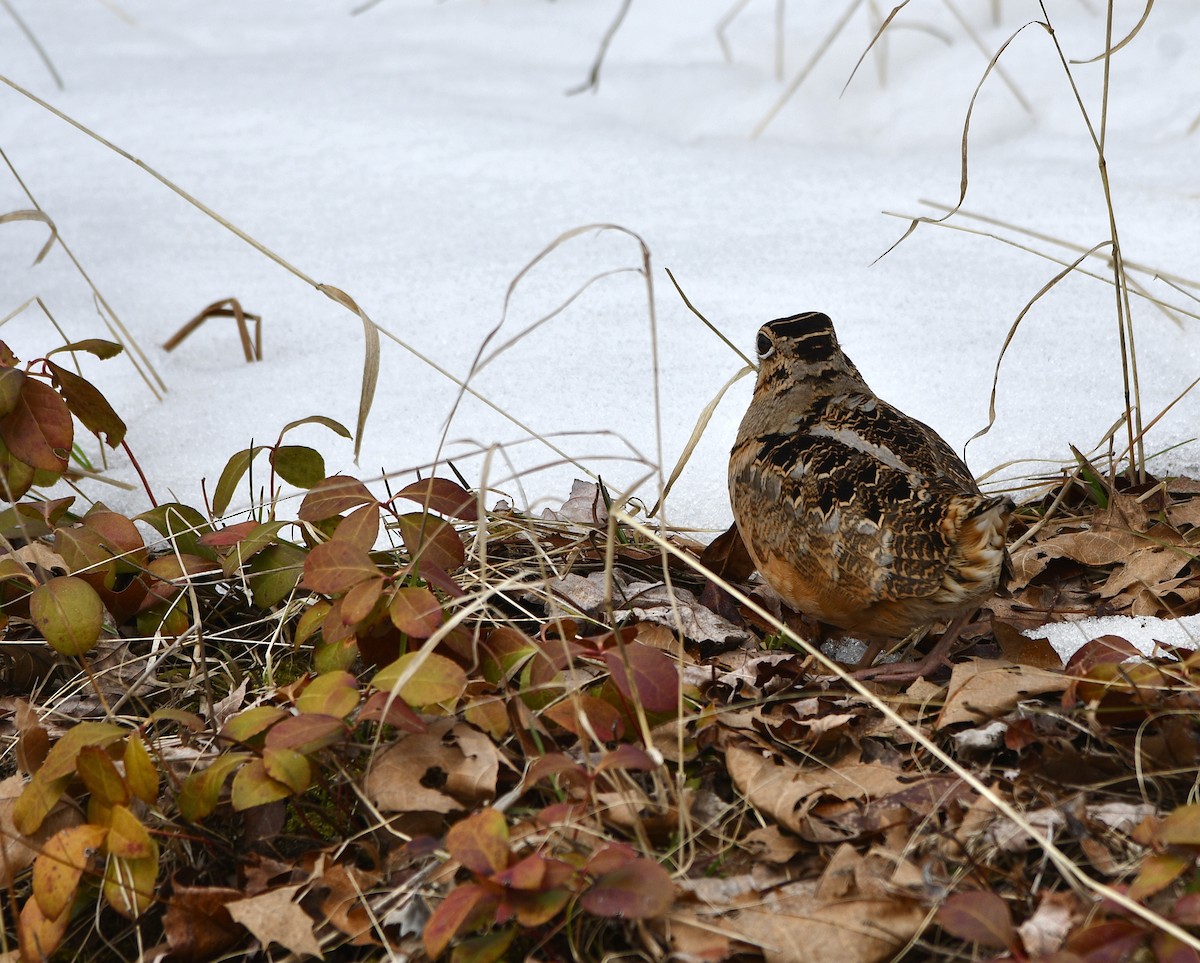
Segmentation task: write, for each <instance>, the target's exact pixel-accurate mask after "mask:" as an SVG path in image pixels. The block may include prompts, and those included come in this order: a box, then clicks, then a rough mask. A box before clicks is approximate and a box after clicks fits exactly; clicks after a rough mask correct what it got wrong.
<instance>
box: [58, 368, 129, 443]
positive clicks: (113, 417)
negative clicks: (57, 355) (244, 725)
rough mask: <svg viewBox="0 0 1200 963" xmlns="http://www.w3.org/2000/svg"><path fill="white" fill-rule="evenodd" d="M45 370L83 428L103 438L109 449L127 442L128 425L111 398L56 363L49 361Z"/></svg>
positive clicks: (84, 379)
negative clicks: (126, 425) (111, 401)
mask: <svg viewBox="0 0 1200 963" xmlns="http://www.w3.org/2000/svg"><path fill="white" fill-rule="evenodd" d="M46 367H47V368H49V369H50V377H51V378H52V379H53V380H54V383H55V384H56V385H57V386H58V390H59V391H60V392H62V396H63V398H64V399H65V400H66V402H67V407H68V408H70V409H71V413H72V414H73V415H74V416H75V417H76V418H78V419H79V420H80V421H81V422H82V423H83V427H84V428H86V429H87V430H88V431H90V432H91V433H92V434H93V435H95V436H96V437H97V438H99V437H100V436H101V435H104V442H105V444H107V445H108V447H109V448H116V447H117V446H118V445H120V444H121V442H122V441H124V440H125V431H126V429H125V422H123V421H122V420H121V418H120V416H119V415H118V414H117V413H116V412H115V411H113V407H112V405H110V404H109V403H108V399H107V398H105V397H104V395H102V394H101V393H100V390H99V389H98V388H97V387H96V386H95V385H94V384H92V383H91V382H90V381H88V380H87V379H86V378H81V377H79V375H77V374H75V372H73V371H68V370H67V369H66V368H63V367H61V366H59V365H56V364H55V363H54V362H53V361H47V362H46Z"/></svg>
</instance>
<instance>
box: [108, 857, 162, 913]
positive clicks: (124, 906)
mask: <svg viewBox="0 0 1200 963" xmlns="http://www.w3.org/2000/svg"><path fill="white" fill-rule="evenodd" d="M150 846H151V849H152V851H153V855H151V856H147V857H145V858H143V859H123V858H121V857H119V856H114V857H113V858H111V859H110V860H109V861H108V865H107V866H106V867H105V870H104V885H103V887H102V890H101V891H102V892H103V893H104V900H105V902H107V903H108V905H109V906H111V907H112V908H113V909H114V910H116V911H117V912H118V913H120V914H121V915H122V916H124V917H126V918H127V919H137V917H139V916H141V915H142V914H143V913H144V912H146V910H148V909H149V908H150V907H151V906H153V905H154V902H155V895H154V894H155V889H156V887H155V884H156V883H157V882H158V843H156V842H154V840H150Z"/></svg>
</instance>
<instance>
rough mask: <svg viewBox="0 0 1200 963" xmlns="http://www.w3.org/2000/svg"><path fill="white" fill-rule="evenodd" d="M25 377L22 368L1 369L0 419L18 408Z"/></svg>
mask: <svg viewBox="0 0 1200 963" xmlns="http://www.w3.org/2000/svg"><path fill="white" fill-rule="evenodd" d="M25 377H26V375H25V372H24V371H22V370H21V369H20V368H4V367H0V417H3V416H4V415H7V414H8V413H9V412H10V411H12V410H13V409H14V408H16V407H17V402H18V401H20V400H21V386H22V385H23V384H25Z"/></svg>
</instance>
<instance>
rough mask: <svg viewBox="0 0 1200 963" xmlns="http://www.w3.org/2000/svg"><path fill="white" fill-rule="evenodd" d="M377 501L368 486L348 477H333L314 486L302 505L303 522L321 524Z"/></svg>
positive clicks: (300, 512) (300, 514) (301, 518)
mask: <svg viewBox="0 0 1200 963" xmlns="http://www.w3.org/2000/svg"><path fill="white" fill-rule="evenodd" d="M374 501H375V496H374V495H372V494H371V492H370V491H369V490H368V488H367V486H366V485H364V484H363V483H362V482H360V481H359V480H358V479H357V478H351V477H349V476H348V475H331V476H330V477H329V478H326V479H325V480H324V481H322V482H318V483H317V484H316V485H313V487H312V488H311V489H309V492H308V494H307V495H305V496H304V501H302V502H301V503H300V511H299V513H298V514H299V516H300V520H301V521H302V522H321V521H324V520H325V519H327V518H333V516H334V515H340V514H342V512H346V511H350V510H351V509H353V508H358V507H359V506H360V505H369V504H371V503H372V502H374Z"/></svg>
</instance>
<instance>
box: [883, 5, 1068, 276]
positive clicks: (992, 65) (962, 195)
mask: <svg viewBox="0 0 1200 963" xmlns="http://www.w3.org/2000/svg"><path fill="white" fill-rule="evenodd" d="M1032 26H1039V27H1043V28H1045V29H1046V30H1049V29H1050V28H1049V25H1047V24H1044V23H1042V22H1041V21H1040V20H1034V21H1031V22H1030V23H1026V24H1024V25H1022V26H1020V27H1018V28H1017V29H1016V30H1014V31H1013V32H1012V33H1011V34H1009V36H1008V39H1006V40H1005V41H1004V43H1002V44H1001V45H1000V48H999V49H998V50H997V51H996V53H995V54H994V55H993V56H992V59H991V60H989V61H988V65H987V67H986V68H985V69H984V71H983V76H982V77H980V78H979V83H978V84H976V85H975V90H974V91H973V92H972V94H971V102H970V104H968V105H967V116H966V119H965V120H964V121H963V130H962V146H961V148H960V150H961V160H960V172H959V183H958V203H957V204H955V205H954V207H953V208H951V209H950V210H949V211H947V212H946V213H945V214H943V215H942V216H941V217H936V218H935V217H917V218H913V220H912V223H910V224H909V225H908V230H906V231H905V232H904V233H903V234H902V235H901V236H900V238H899V239H898V240H897V241H896V242H895V243H893V244H892V245H891V246H890V247H889V248H888V249H887V250H886V251H884V252H883V253H882V254H880V255H879V257H877V258H875V261H880V260H882V259H883V258H885V257H887V256H888V255H889V254H891V253H892V251H894V250H896V248H898V247H899V246H900V245H901V244H903V243H904V241H906V240H907V239H908V237H909V235H910V234H912V233H913V231H915V230H916V229H917V227H918V226H919V225H921V224H937V223H939V222H941V221H944V220H946V218H948V217H950V216H951V215H952V214H954V213H955V212H957V211H958V209H959V208H960V207H962V204H963V201H965V200H966V199H967V183H968V177H967V170H968V151H967V144H968V140H969V137H970V133H971V117H972V116H973V115H974V113H975V103H976V101H977V100H978V99H979V93H980V91H981V90H983V85H984V84H985V83H987V79H988V77H989V76H990V75H991V73H992V71H993V70H995V69H996V67H997V65H998V64H999V62H1000V58H1001V56H1003V54H1004V51H1005V50H1007V49H1008V45H1009V44H1011V43H1012V42H1013V41H1014V40H1016V39H1017V37H1019V36H1020V35H1021V34H1022V33H1023V32H1024V31H1025V30H1026V29H1027V28H1029V27H1032ZM1051 33H1052V34H1053V31H1051ZM872 263H875V262H872Z"/></svg>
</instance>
